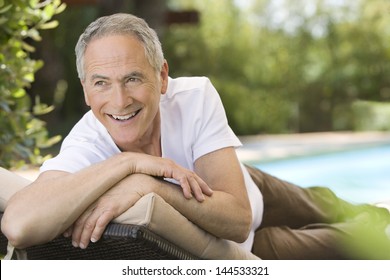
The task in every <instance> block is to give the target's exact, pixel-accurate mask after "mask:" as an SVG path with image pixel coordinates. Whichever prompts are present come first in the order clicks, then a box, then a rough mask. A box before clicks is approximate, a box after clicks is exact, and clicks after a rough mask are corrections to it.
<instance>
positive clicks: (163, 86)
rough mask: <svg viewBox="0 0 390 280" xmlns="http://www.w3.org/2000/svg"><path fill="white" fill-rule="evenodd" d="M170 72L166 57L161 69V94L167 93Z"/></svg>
mask: <svg viewBox="0 0 390 280" xmlns="http://www.w3.org/2000/svg"><path fill="white" fill-rule="evenodd" d="M168 72H169V66H168V62H167V61H166V60H165V59H164V64H163V66H162V67H161V71H160V79H161V94H165V93H166V92H167V89H168Z"/></svg>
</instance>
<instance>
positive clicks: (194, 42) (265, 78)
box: [163, 0, 390, 134]
mask: <svg viewBox="0 0 390 280" xmlns="http://www.w3.org/2000/svg"><path fill="white" fill-rule="evenodd" d="M251 2H252V6H249V7H248V8H247V9H244V10H243V9H239V8H238V7H237V6H236V4H235V3H236V1H232V0H215V1H211V0H209V1H204V0H191V1H190V0H188V1H183V0H181V1H177V0H171V1H170V3H171V8H177V9H196V10H198V11H199V13H200V15H201V22H200V24H199V26H186V25H173V26H170V28H169V29H168V30H167V33H166V36H165V37H164V42H163V43H164V44H163V46H164V47H165V49H164V51H165V54H166V56H167V59H168V62H169V63H170V72H171V75H172V76H179V75H206V76H209V77H210V78H211V79H212V81H213V82H214V84H215V85H216V87H217V90H218V91H219V93H220V95H221V98H222V101H223V102H224V104H225V108H226V111H227V115H228V118H229V122H230V124H231V126H232V128H233V130H234V131H235V132H237V133H239V134H254V133H287V132H309V131H331V130H352V129H354V127H355V126H354V124H355V120H354V117H355V114H354V113H353V111H352V109H351V108H352V107H351V104H353V103H354V102H355V101H357V100H371V101H377V102H385V101H390V90H389V88H390V80H389V77H390V39H389V38H390V17H389V16H388V11H389V9H390V2H389V1H388V0H359V1H352V0H350V1H340V3H333V4H329V3H330V1H323V0H313V1H310V3H308V2H307V1H305V0H283V1H271V0H253V1H251ZM277 3H278V4H277ZM275 5H279V6H275ZM371 129H374V127H372V128H371Z"/></svg>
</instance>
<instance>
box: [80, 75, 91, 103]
mask: <svg viewBox="0 0 390 280" xmlns="http://www.w3.org/2000/svg"><path fill="white" fill-rule="evenodd" d="M80 82H81V85H82V87H83V92H84V100H85V103H86V104H87V106H91V105H90V104H89V99H88V94H87V91H86V89H85V81H83V80H80Z"/></svg>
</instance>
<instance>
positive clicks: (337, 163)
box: [255, 145, 390, 203]
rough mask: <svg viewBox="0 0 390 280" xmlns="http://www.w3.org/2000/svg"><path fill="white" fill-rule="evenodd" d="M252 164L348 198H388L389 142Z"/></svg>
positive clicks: (301, 184)
mask: <svg viewBox="0 0 390 280" xmlns="http://www.w3.org/2000/svg"><path fill="white" fill-rule="evenodd" d="M255 165H256V166H257V167H258V168H260V169H262V170H263V171H265V172H268V173H269V174H272V175H275V176H277V177H279V178H282V179H284V180H287V181H289V182H292V183H295V184H298V185H300V186H302V187H310V186H326V187H329V188H331V189H332V190H333V191H334V192H335V193H336V194H337V195H338V196H339V197H341V198H343V199H345V200H348V201H351V202H358V203H359V202H368V203H372V202H378V201H383V200H390V145H383V146H377V147H371V148H364V149H359V150H349V151H343V152H337V153H329V154H319V155H314V156H307V157H297V158H290V159H283V160H277V161H270V162H258V163H256V164H255Z"/></svg>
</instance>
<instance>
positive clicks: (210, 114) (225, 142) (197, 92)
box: [40, 77, 263, 251]
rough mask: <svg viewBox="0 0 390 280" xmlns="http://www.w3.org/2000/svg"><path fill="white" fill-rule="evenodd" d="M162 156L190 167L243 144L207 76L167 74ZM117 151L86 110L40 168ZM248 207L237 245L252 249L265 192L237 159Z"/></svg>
mask: <svg viewBox="0 0 390 280" xmlns="http://www.w3.org/2000/svg"><path fill="white" fill-rule="evenodd" d="M160 112H161V148H162V157H164V158H169V159H172V160H174V161H175V162H176V163H177V164H179V165H181V166H183V167H185V168H187V169H190V170H194V163H195V161H196V160H197V159H198V158H199V157H201V156H203V155H205V154H207V153H210V152H212V151H215V150H218V149H221V148H225V147H240V146H241V145H242V144H241V142H240V141H239V139H238V138H237V136H236V135H235V134H234V133H233V131H232V130H231V128H230V127H229V125H228V122H227V118H226V114H225V110H224V108H223V105H222V102H221V99H220V97H219V95H218V93H217V91H216V89H215V88H214V87H213V85H212V84H211V82H210V81H209V79H207V78H205V77H191V78H188V77H183V78H177V79H171V78H169V82H168V90H167V93H166V94H165V95H162V96H161V101H160ZM117 153H120V150H119V148H118V147H117V146H116V145H115V143H114V141H113V140H112V138H111V136H110V135H109V133H108V131H107V130H106V129H105V127H104V126H103V125H102V124H101V123H100V122H99V121H98V120H97V119H96V118H95V116H94V115H93V113H92V111H89V112H87V113H86V114H85V115H84V116H83V117H82V119H81V120H80V121H79V122H78V123H77V124H76V125H75V126H74V127H73V129H72V130H71V132H70V133H69V135H68V136H67V137H66V138H65V139H64V141H63V143H62V145H61V150H60V153H59V154H58V155H57V156H56V157H54V158H52V159H49V160H47V161H46V162H45V163H44V164H43V165H42V167H41V169H40V171H41V172H44V171H47V170H61V171H66V172H71V173H73V172H76V171H78V170H80V169H83V168H85V167H88V166H90V165H91V164H94V163H97V162H100V161H103V160H105V159H107V158H109V157H111V156H113V155H115V154H117ZM241 167H242V170H243V173H244V178H245V184H246V188H247V191H248V195H249V199H250V204H251V208H252V216H253V225H252V230H251V233H250V235H249V237H248V239H247V240H246V241H245V242H244V243H241V244H240V245H241V246H242V247H243V248H245V249H247V250H249V251H250V250H251V248H252V244H253V238H254V231H255V229H257V228H258V227H259V226H260V223H261V220H262V215H263V198H262V195H261V193H260V191H259V189H258V187H257V186H256V185H255V183H254V182H253V180H252V179H251V177H250V175H249V173H248V172H247V170H246V168H245V167H244V166H243V165H241Z"/></svg>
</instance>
